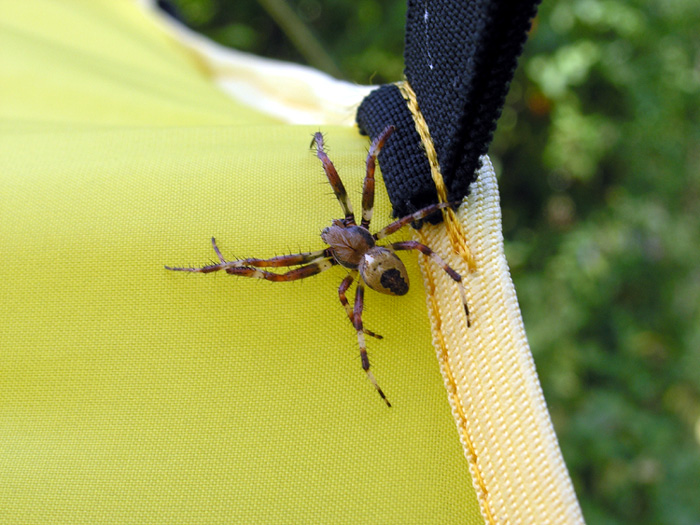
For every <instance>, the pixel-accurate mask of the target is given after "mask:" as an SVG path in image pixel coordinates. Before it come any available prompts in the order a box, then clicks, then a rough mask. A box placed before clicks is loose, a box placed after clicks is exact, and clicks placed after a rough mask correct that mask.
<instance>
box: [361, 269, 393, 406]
mask: <svg viewBox="0 0 700 525" xmlns="http://www.w3.org/2000/svg"><path fill="white" fill-rule="evenodd" d="M364 296H365V287H364V286H362V282H358V283H357V289H356V291H355V308H354V310H353V317H354V319H353V324H354V325H355V330H356V331H357V342H358V343H359V344H360V358H361V359H362V369H363V370H364V371H365V372H366V373H367V377H368V378H369V380H370V381H371V382H372V384H373V385H374V388H376V389H377V392H378V393H379V395H380V396H381V398H382V399H383V400H384V402H385V403H386V406H388V407H390V406H391V403H389V400H388V399H387V398H386V396H385V395H384V392H383V391H382V389H381V388H380V387H379V383H377V380H376V379H375V378H374V374H372V372H370V370H369V357H367V347H366V346H365V332H364V329H363V327H362V309H363V308H364Z"/></svg>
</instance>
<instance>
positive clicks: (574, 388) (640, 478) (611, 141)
mask: <svg viewBox="0 0 700 525" xmlns="http://www.w3.org/2000/svg"><path fill="white" fill-rule="evenodd" d="M173 4H174V5H175V6H176V8H177V9H178V11H179V13H180V14H181V15H182V17H183V19H184V20H185V21H186V22H187V23H188V24H189V25H190V26H191V27H193V28H195V29H197V30H198V31H201V32H203V33H204V34H206V35H208V36H210V37H211V38H213V39H214V40H217V41H218V42H220V43H223V44H225V45H229V46H232V47H235V48H237V49H240V50H244V51H249V52H252V53H256V54H259V55H264V56H269V57H275V58H279V59H283V60H291V61H295V62H300V63H307V64H311V65H313V66H315V67H317V68H319V69H323V70H325V71H328V72H329V73H331V74H333V75H335V76H337V77H339V78H344V79H347V80H351V81H354V82H357V83H359V84H381V83H385V82H393V81H395V80H400V79H401V76H402V70H403V59H402V53H403V26H404V16H405V6H404V2H403V0H391V1H389V0H381V1H380V0H324V1H320V0H291V1H289V2H284V1H283V0H260V1H259V2H255V1H252V0H235V1H234V0H231V1H224V0H220V1H216V0H176V1H174V2H173ZM699 31H700V2H697V0H665V1H654V0H631V1H627V0H567V1H564V0H559V1H545V2H544V3H543V5H542V6H541V8H540V14H539V16H538V18H537V20H536V21H535V24H534V27H533V30H532V34H531V36H530V40H529V41H528V43H527V45H526V48H525V54H524V55H523V57H522V59H521V61H520V67H519V69H518V71H517V73H516V76H515V79H514V81H513V83H512V85H511V88H510V94H509V96H508V99H507V103H506V107H505V109H504V111H503V115H502V117H501V119H500V121H499V124H498V130H497V133H496V136H495V139H494V142H493V144H492V145H491V148H490V152H489V153H490V155H491V157H492V159H493V161H494V164H495V165H496V170H497V173H498V174H499V177H500V185H501V190H502V196H501V198H502V206H503V227H504V234H505V237H506V251H507V255H508V261H509V263H510V266H511V270H512V273H513V279H514V280H515V285H516V288H517V291H518V297H519V300H520V303H521V307H522V311H523V316H524V318H525V325H526V327H527V332H528V337H529V340H530V344H531V347H532V351H533V353H534V357H535V362H536V364H537V368H538V372H539V375H540V379H541V381H542V387H543V389H544V393H545V397H546V399H547V403H548V405H549V408H550V411H551V414H552V417H553V419H554V425H555V427H556V430H557V434H558V436H559V440H560V443H561V446H562V450H563V453H564V457H565V459H566V462H567V464H568V466H569V469H570V472H571V475H572V477H573V480H574V484H575V487H576V491H577V494H578V496H579V499H580V502H581V505H582V507H583V512H584V516H585V518H586V520H587V521H588V523H591V524H613V523H638V524H660V523H663V524H688V525H697V524H699V523H700V306H699V305H700V265H699V264H698V261H700V125H699V124H698V120H699V119H698V117H699V116H700V115H699V114H700V38H698V34H699Z"/></svg>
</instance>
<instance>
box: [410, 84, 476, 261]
mask: <svg viewBox="0 0 700 525" xmlns="http://www.w3.org/2000/svg"><path fill="white" fill-rule="evenodd" d="M397 86H398V88H399V90H400V91H401V94H402V95H403V98H404V99H406V102H407V105H408V109H409V110H410V111H411V114H412V115H413V122H414V123H415V125H416V131H417V132H418V135H420V139H421V142H422V143H423V147H424V148H425V155H426V156H427V157H428V162H429V163H430V173H431V175H432V177H433V182H434V183H435V188H436V189H437V194H438V199H439V200H440V202H447V187H446V186H445V181H444V179H443V178H442V172H441V171H440V163H439V162H438V156H437V151H436V150H435V144H434V143H433V139H432V138H431V136H430V130H429V129H428V123H427V122H426V121H425V119H424V118H423V114H422V113H421V112H420V107H419V106H418V99H416V94H415V92H414V91H413V88H411V85H410V84H409V83H408V80H404V81H403V82H398V83H397ZM442 218H443V220H444V221H445V227H446V228H447V235H448V236H449V238H450V244H451V245H452V249H453V250H454V252H455V253H456V254H457V255H459V256H460V257H462V259H463V260H464V261H465V262H466V263H467V267H468V268H469V271H470V272H473V271H474V270H476V262H475V261H474V256H473V255H472V252H471V250H470V249H469V246H467V241H466V234H465V233H464V228H463V227H462V224H461V223H460V222H459V221H458V220H457V215H456V214H455V212H454V210H453V209H452V208H443V209H442Z"/></svg>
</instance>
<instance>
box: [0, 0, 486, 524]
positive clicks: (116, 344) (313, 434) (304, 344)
mask: <svg viewBox="0 0 700 525" xmlns="http://www.w3.org/2000/svg"><path fill="white" fill-rule="evenodd" d="M2 12H3V17H2V20H0V47H1V48H2V49H3V52H2V53H0V75H1V79H0V80H1V81H0V118H1V119H2V127H1V128H0V132H1V133H2V136H1V137H0V282H2V287H1V288H0V522H3V523H52V524H53V523H164V522H170V523H202V522H205V523H217V522H218V523H254V522H257V523H294V522H304V523H483V520H482V518H481V515H480V512H479V506H478V503H477V500H476V498H475V494H474V491H473V490H472V489H471V488H470V485H471V481H470V478H469V471H468V464H467V462H466V461H465V459H464V456H463V453H462V449H461V446H460V443H459V436H458V433H457V431H456V429H455V425H454V421H453V420H452V417H451V415H450V406H449V403H448V400H447V397H446V395H445V391H444V387H443V384H442V378H441V376H440V371H439V367H438V363H437V362H436V360H435V357H434V350H433V348H432V344H431V334H430V329H429V321H428V317H427V312H426V308H425V295H424V292H423V289H422V287H421V277H420V273H419V271H418V266H417V262H416V257H415V255H410V254H407V255H406V256H405V257H404V260H406V262H407V265H408V269H409V273H410V277H411V279H412V283H413V286H412V288H411V291H410V292H409V294H408V295H407V296H406V297H404V298H394V297H388V296H382V295H380V294H376V293H373V292H371V291H370V292H368V293H367V295H366V303H367V313H366V316H365V321H366V325H367V327H368V328H370V329H372V330H375V331H377V332H379V333H381V334H382V335H383V336H384V337H385V339H384V340H382V341H376V340H374V339H369V340H368V349H369V354H370V359H371V361H372V366H373V370H374V372H375V375H376V377H377V379H378V381H379V382H380V384H381V386H382V387H383V389H384V390H385V391H386V393H387V395H388V396H389V397H390V399H391V401H392V403H393V405H394V407H393V408H391V409H388V408H386V407H385V406H384V404H383V403H382V402H381V400H380V399H379V397H378V396H377V394H376V392H375V391H374V389H373V388H372V386H371V384H370V383H369V382H368V381H367V380H366V377H365V375H364V373H363V371H362V369H361V366H360V361H359V358H358V352H357V342H356V338H355V334H354V332H353V330H352V328H351V326H350V323H349V322H348V320H347V318H346V316H345V312H344V310H343V308H342V307H341V305H340V303H339V301H338V299H337V292H336V290H337V286H338V284H339V283H340V280H341V279H342V277H343V276H344V275H345V273H344V271H343V270H342V269H340V268H334V269H332V270H329V271H328V272H326V273H324V274H321V275H320V276H318V277H315V278H312V279H309V280H306V281H303V282H301V283H300V282H297V283H279V284H278V283H269V282H259V281H255V280H247V279H243V278H234V277H230V276H227V275H219V274H214V275H188V274H181V273H174V272H168V271H166V270H164V269H163V265H164V264H169V265H199V264H203V263H206V262H207V261H208V260H209V259H211V258H213V257H215V255H214V253H213V251H212V249H211V245H210V242H209V238H210V237H211V236H212V235H213V236H216V238H217V240H218V242H219V246H220V247H221V249H222V251H223V253H224V255H225V256H227V257H229V258H232V257H234V256H261V257H265V256H272V255H277V254H281V253H289V252H297V251H300V250H301V251H303V250H308V249H318V248H321V247H322V243H321V240H320V238H319V232H320V229H321V228H323V227H324V226H326V225H328V223H329V221H330V219H331V218H334V217H338V216H339V215H340V207H339V206H338V203H337V202H336V201H335V199H334V197H333V195H332V194H331V192H330V188H329V187H328V185H327V183H326V181H325V176H324V175H323V172H322V170H321V167H320V163H319V162H318V159H316V158H315V157H314V156H313V154H312V153H310V152H309V149H308V147H309V142H310V139H311V135H312V133H313V132H314V131H317V129H318V128H316V127H295V126H289V125H283V124H281V123H278V122H275V121H274V120H273V119H271V118H270V117H268V116H262V115H259V114H256V113H254V112H252V111H251V110H248V109H246V108H244V107H242V106H240V105H238V104H236V103H234V102H232V101H230V100H229V99H228V98H226V97H225V96H224V95H222V94H220V93H219V92H218V91H217V89H216V88H215V87H214V86H213V85H212V84H211V83H210V82H209V79H208V78H207V76H206V73H205V71H204V70H203V69H202V68H201V67H200V66H199V62H198V61H196V60H194V59H193V58H192V57H191V56H190V55H189V54H188V53H187V52H186V51H184V50H183V49H182V48H180V47H179V46H178V45H177V44H176V43H175V42H174V41H172V40H171V39H170V38H169V37H168V36H167V35H166V34H165V33H164V32H162V31H161V30H160V28H159V26H158V24H157V23H155V22H154V21H153V20H152V19H151V18H150V17H149V16H148V15H147V14H146V13H144V12H142V11H141V10H140V9H139V8H137V7H136V6H135V5H134V4H131V3H127V2H114V1H113V0H110V1H107V0H105V1H100V2H96V1H94V0H91V1H78V0H75V1H72V2H68V1H65V2H52V1H42V2H39V1H33V2H11V1H9V0H8V1H3V2H2ZM322 131H323V132H324V133H325V134H326V138H327V143H328V149H329V154H330V156H331V158H332V159H333V161H334V162H335V163H336V166H338V168H339V171H340V174H341V176H342V177H343V178H344V180H345V181H346V185H347V187H348V191H349V193H350V196H351V198H352V199H353V203H354V204H355V207H356V208H359V192H360V187H361V180H362V176H363V172H364V158H365V155H366V147H367V143H366V139H363V138H362V137H360V136H359V135H358V133H357V131H356V130H354V129H351V128H343V127H331V126H328V127H325V126H324V127H323V128H322ZM388 220H389V203H388V202H387V199H386V196H385V194H384V193H383V192H382V191H379V192H378V195H377V205H376V209H375V219H374V223H375V224H376V226H381V225H383V224H384V223H386V222H388Z"/></svg>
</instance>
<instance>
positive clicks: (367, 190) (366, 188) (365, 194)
mask: <svg viewBox="0 0 700 525" xmlns="http://www.w3.org/2000/svg"><path fill="white" fill-rule="evenodd" d="M393 132H394V126H387V127H386V128H384V131H382V132H381V133H380V134H379V135H378V136H377V138H375V139H374V140H373V141H372V144H371V145H370V147H369V152H368V153H367V174H366V175H365V182H364V184H363V186H362V222H361V223H360V226H362V227H363V228H369V223H370V221H371V220H372V211H373V210H374V170H375V168H376V166H377V155H379V152H380V151H381V149H382V147H383V146H384V143H385V142H386V140H387V139H388V138H389V136H390V135H391V134H392V133H393Z"/></svg>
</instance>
